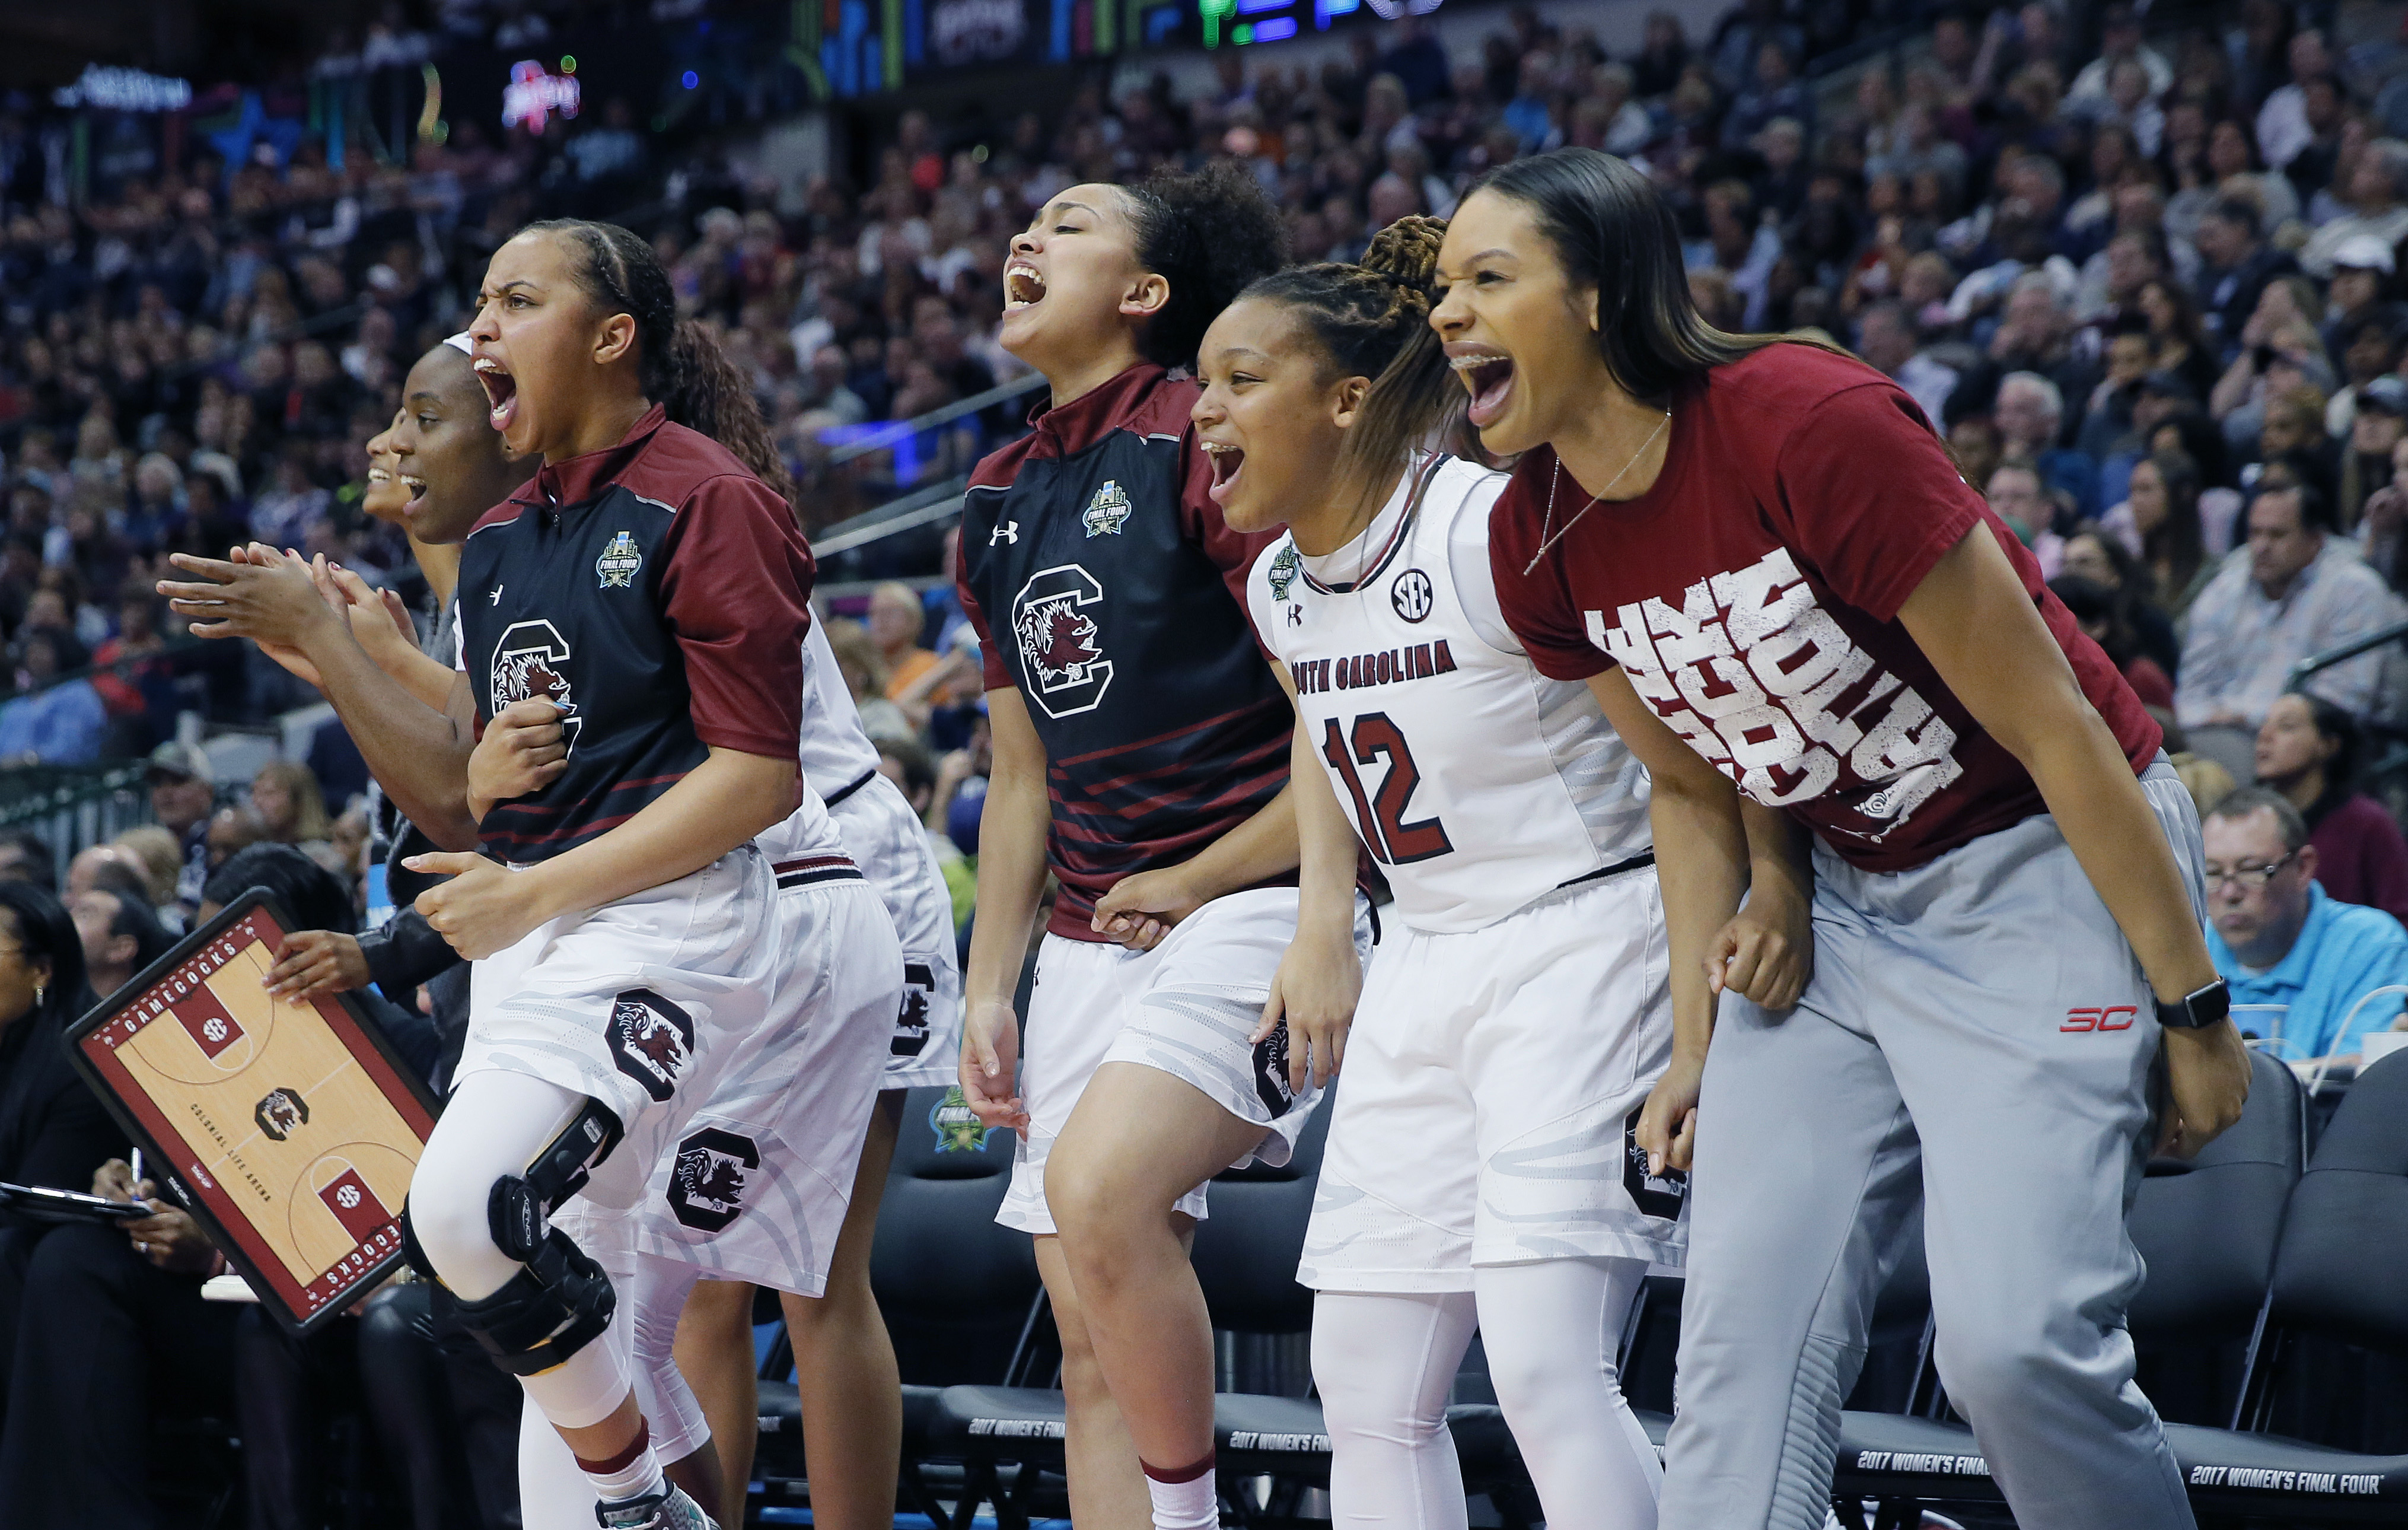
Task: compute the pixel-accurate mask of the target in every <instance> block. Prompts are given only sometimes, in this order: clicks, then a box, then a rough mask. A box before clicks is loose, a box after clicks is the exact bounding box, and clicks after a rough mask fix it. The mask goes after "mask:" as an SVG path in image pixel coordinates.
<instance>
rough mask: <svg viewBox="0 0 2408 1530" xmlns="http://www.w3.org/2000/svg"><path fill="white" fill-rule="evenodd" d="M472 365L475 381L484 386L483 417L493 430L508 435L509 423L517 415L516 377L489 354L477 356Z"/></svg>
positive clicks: (517, 391)
mask: <svg viewBox="0 0 2408 1530" xmlns="http://www.w3.org/2000/svg"><path fill="white" fill-rule="evenodd" d="M472 365H473V366H474V368H475V369H476V373H477V381H478V382H479V383H482V384H484V388H485V400H486V411H485V418H486V419H487V421H489V422H490V423H491V424H492V425H493V427H494V428H495V430H497V431H500V432H501V433H502V434H504V435H508V434H509V428H510V423H511V422H512V421H514V420H516V419H517V418H518V417H519V384H518V379H516V378H514V377H512V376H511V375H510V374H509V372H507V371H505V370H504V369H503V368H502V364H501V363H500V362H498V361H495V359H494V358H493V357H491V356H479V357H477V358H476V360H475V362H474V363H473V364H472Z"/></svg>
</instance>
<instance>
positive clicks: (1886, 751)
mask: <svg viewBox="0 0 2408 1530" xmlns="http://www.w3.org/2000/svg"><path fill="white" fill-rule="evenodd" d="M1584 614H1585V617H1586V621H1587V627H1588V638H1589V641H1590V642H1593V643H1595V644H1596V645H1597V646H1598V648H1599V649H1601V650H1603V652H1604V653H1605V655H1606V656H1607V657H1610V658H1612V659H1613V662H1614V663H1615V664H1617V665H1619V666H1620V667H1621V669H1622V671H1623V672H1624V673H1625V674H1627V675H1628V676H1629V677H1630V685H1631V688H1632V689H1634V690H1636V691H1637V692H1638V693H1639V695H1640V697H1641V699H1642V700H1645V701H1646V702H1647V703H1648V705H1650V706H1651V707H1653V708H1654V709H1655V711H1656V714H1657V715H1659V716H1661V717H1662V718H1663V719H1664V722H1665V724H1666V725H1667V726H1668V727H1670V729H1672V731H1673V732H1675V733H1678V734H1679V735H1680V736H1681V737H1682V738H1683V739H1684V740H1685V741H1687V743H1688V744H1689V746H1690V747H1691V748H1693V749H1695V750H1697V751H1698V753H1699V755H1700V756H1701V757H1703V758H1705V759H1707V760H1708V761H1710V762H1712V763H1713V766H1714V767H1715V768H1716V769H1717V770H1719V771H1721V772H1723V773H1724V774H1725V775H1727V776H1729V777H1730V778H1731V779H1732V780H1733V781H1735V782H1737V783H1738V784H1739V787H1740V789H1741V790H1742V791H1744V792H1746V793H1747V794H1748V795H1749V796H1750V797H1752V798H1754V799H1755V800H1756V801H1759V802H1762V803H1764V804H1765V805H1766V806H1768V807H1783V806H1788V805H1791V804H1794V803H1799V802H1804V801H1812V800H1813V799H1814V798H1817V797H1820V796H1822V795H1824V794H1825V793H1826V792H1828V791H1830V790H1832V789H1833V788H1834V787H1844V788H1857V787H1863V788H1871V789H1870V790H1867V791H1865V792H1864V794H1863V795H1861V796H1856V797H1854V798H1853V800H1852V801H1851V802H1850V806H1851V807H1852V808H1854V810H1855V811H1856V812H1857V813H1859V814H1861V815H1863V816H1865V817H1866V818H1868V819H1871V820H1872V821H1873V822H1874V824H1875V825H1878V826H1884V827H1880V828H1878V830H1873V831H1867V832H1866V833H1865V835H1864V837H1865V838H1866V839H1868V840H1872V841H1878V840H1880V839H1882V838H1883V837H1884V836H1885V835H1886V834H1887V833H1888V831H1889V830H1890V829H1892V828H1895V827H1896V826H1897V825H1899V824H1900V823H1903V822H1905V821H1906V819H1907V818H1908V817H1910V816H1912V815H1913V814H1914V810H1915V809H1916V808H1918V807H1920V806H1922V805H1923V804H1924V803H1925V802H1927V801H1930V800H1931V799H1932V798H1933V797H1935V796H1937V795H1939V793H1940V792H1941V791H1942V789H1943V788H1944V787H1947V786H1948V784H1949V783H1950V782H1952V781H1955V780H1956V779H1957V777H1958V776H1959V775H1962V774H1963V773H1964V768H1963V767H1962V766H1961V765H1959V764H1958V763H1957V758H1956V755H1955V753H1954V750H1955V748H1956V744H1957V730H1956V729H1953V728H1951V727H1949V726H1948V722H1947V719H1945V718H1943V717H1942V716H1940V715H1938V714H1936V713H1934V712H1933V711H1932V708H1931V704H1930V703H1929V702H1928V701H1927V700H1924V699H1923V697H1922V696H1921V695H1919V694H1917V693H1916V692H1915V690H1914V688H1913V687H1912V686H1907V685H1906V684H1904V683H1903V682H1902V681H1900V680H1899V678H1898V676H1896V675H1894V674H1892V673H1890V672H1889V671H1886V670H1884V669H1881V668H1879V667H1878V666H1877V665H1876V664H1875V663H1874V661H1873V659H1872V657H1871V655H1869V654H1867V653H1866V652H1865V651H1864V650H1863V649H1861V648H1859V647H1857V646H1856V643H1855V642H1853V641H1851V640H1850V639H1849V637H1848V635H1847V633H1846V632H1845V631H1844V630H1843V629H1842V628H1841V626H1840V624H1839V623H1838V622H1837V621H1836V620H1834V619H1833V618H1832V616H1831V614H1830V613H1828V612H1827V611H1825V610H1824V609H1823V608H1822V607H1821V606H1820V605H1819V604H1817V603H1816V601H1815V599H1814V592H1813V587H1812V586H1810V585H1808V584H1807V583H1806V581H1805V578H1804V577H1803V576H1802V575H1800V574H1799V571H1798V565H1797V563H1796V561H1795V560H1793V559H1792V558H1791V557H1790V556H1789V551H1788V549H1786V548H1780V547H1776V548H1774V549H1773V550H1772V551H1771V552H1770V553H1767V554H1766V555H1765V556H1763V557H1761V558H1759V559H1758V560H1756V562H1755V563H1753V564H1751V565H1749V566H1748V567H1746V568H1744V569H1736V570H1730V571H1728V572H1726V573H1718V574H1715V575H1713V577H1712V578H1710V579H1701V580H1699V582H1698V583H1696V584H1694V585H1690V586H1689V587H1688V588H1687V589H1686V590H1684V591H1683V592H1682V595H1681V603H1680V604H1679V605H1678V606H1674V605H1672V604H1671V603H1670V602H1669V601H1666V600H1664V599H1656V598H1650V599H1645V600H1641V601H1637V602H1634V603H1632V604H1629V605H1626V606H1623V607H1621V608H1619V609H1618V610H1617V611H1615V612H1614V613H1613V624H1614V625H1612V626H1608V625H1607V617H1606V613H1604V612H1602V611H1591V612H1587V613H1584ZM1843 772H1844V774H1845V776H1846V777H1847V778H1848V779H1845V780H1843V779H1842V775H1843Z"/></svg>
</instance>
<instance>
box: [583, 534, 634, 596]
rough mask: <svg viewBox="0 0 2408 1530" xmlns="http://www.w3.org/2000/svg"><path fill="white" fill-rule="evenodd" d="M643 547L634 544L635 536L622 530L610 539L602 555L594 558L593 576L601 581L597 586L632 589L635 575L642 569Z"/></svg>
mask: <svg viewBox="0 0 2408 1530" xmlns="http://www.w3.org/2000/svg"><path fill="white" fill-rule="evenodd" d="M643 567H644V552H643V549H642V548H640V547H638V546H637V545H636V539H635V538H633V537H631V536H629V535H627V533H625V532H624V531H622V532H620V533H619V534H618V535H617V536H615V537H613V538H611V539H610V542H609V546H607V547H605V548H603V549H602V556H600V557H597V558H595V560H594V576H595V578H596V579H598V580H600V581H601V582H602V583H601V585H599V586H598V587H600V588H602V589H606V590H624V589H632V588H634V587H635V583H636V575H637V574H638V573H640V572H642V571H643Z"/></svg>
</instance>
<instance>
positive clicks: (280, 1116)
mask: <svg viewBox="0 0 2408 1530" xmlns="http://www.w3.org/2000/svg"><path fill="white" fill-rule="evenodd" d="M251 1119H252V1120H254V1121H257V1122H258V1123H259V1129H260V1130H261V1131H262V1132H265V1133H267V1135H268V1137H269V1139H270V1140H272V1141H275V1142H282V1141H283V1140H284V1139H285V1138H287V1137H289V1136H291V1135H292V1134H293V1133H295V1132H298V1131H299V1130H301V1128H303V1127H305V1126H307V1125H308V1124H309V1102H308V1101H307V1100H304V1099H303V1098H301V1091H300V1090H288V1089H273V1090H268V1091H267V1094H266V1096H265V1098H264V1099H262V1100H261V1101H260V1102H259V1104H258V1105H257V1106H256V1107H255V1108H253V1109H252V1111H251Z"/></svg>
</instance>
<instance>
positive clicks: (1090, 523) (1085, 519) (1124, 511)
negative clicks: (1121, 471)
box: [1079, 478, 1130, 537]
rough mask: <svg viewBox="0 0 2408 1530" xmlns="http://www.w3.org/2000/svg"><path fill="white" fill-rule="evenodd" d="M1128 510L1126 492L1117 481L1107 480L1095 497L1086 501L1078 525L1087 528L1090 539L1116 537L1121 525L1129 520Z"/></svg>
mask: <svg viewBox="0 0 2408 1530" xmlns="http://www.w3.org/2000/svg"><path fill="white" fill-rule="evenodd" d="M1129 508H1130V507H1129V497H1128V490H1126V489H1125V488H1123V487H1121V484H1120V480H1119V479H1117V478H1107V479H1105V480H1104V486H1103V487H1102V488H1100V489H1097V491H1096V497H1095V498H1093V499H1090V500H1088V501H1087V510H1086V513H1085V514H1083V515H1081V516H1080V517H1079V524H1080V525H1081V526H1083V527H1086V528H1087V535H1089V536H1091V537H1117V536H1119V535H1120V534H1121V526H1122V523H1124V522H1125V521H1126V520H1127V519H1128V518H1129Z"/></svg>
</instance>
